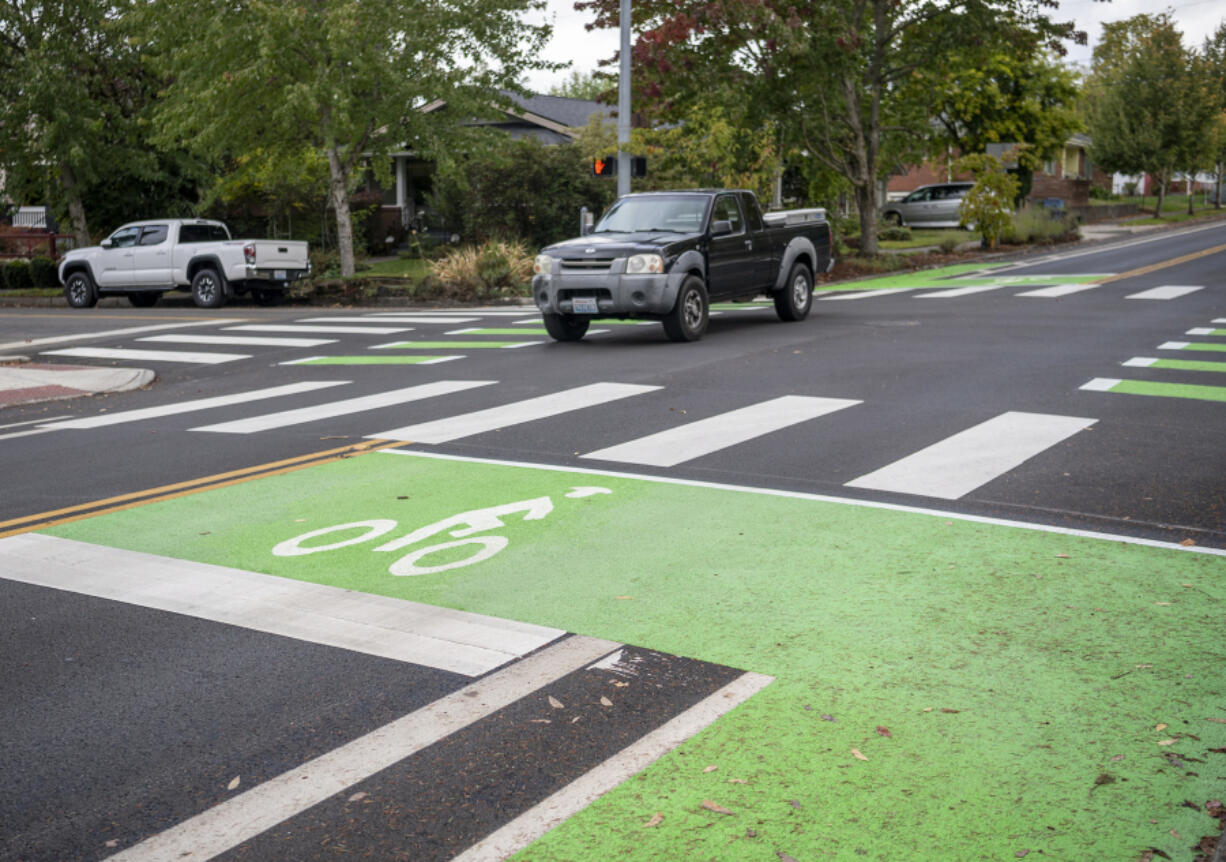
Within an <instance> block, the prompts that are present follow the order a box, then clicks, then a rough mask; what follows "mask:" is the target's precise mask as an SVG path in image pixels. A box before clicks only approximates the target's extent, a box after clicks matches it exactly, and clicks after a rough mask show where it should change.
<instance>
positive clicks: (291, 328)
mask: <svg viewBox="0 0 1226 862" xmlns="http://www.w3.org/2000/svg"><path fill="white" fill-rule="evenodd" d="M225 329H226V330H237V331H240V332H334V333H337V334H338V335H395V334H396V333H397V332H412V331H413V327H411V326H322V325H315V324H310V323H303V324H299V323H247V324H244V325H242V326H227V327H225Z"/></svg>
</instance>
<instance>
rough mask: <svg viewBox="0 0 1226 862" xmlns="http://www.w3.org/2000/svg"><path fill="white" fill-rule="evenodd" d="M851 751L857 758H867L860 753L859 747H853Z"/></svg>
mask: <svg viewBox="0 0 1226 862" xmlns="http://www.w3.org/2000/svg"><path fill="white" fill-rule="evenodd" d="M851 753H852V754H853V755H854V756H855V758H856V759H857V760H868V758H867V757H865V756H864V755H863V754H861V753H860V749H858V748H853V749H852V750H851Z"/></svg>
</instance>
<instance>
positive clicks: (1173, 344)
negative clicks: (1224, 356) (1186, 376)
mask: <svg viewBox="0 0 1226 862" xmlns="http://www.w3.org/2000/svg"><path fill="white" fill-rule="evenodd" d="M1158 349H1159V350H1192V351H1203V352H1209V353H1226V344H1213V343H1211V342H1208V341H1164V342H1162V343H1161V344H1159V345H1158Z"/></svg>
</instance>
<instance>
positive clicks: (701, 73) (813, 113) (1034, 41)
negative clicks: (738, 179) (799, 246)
mask: <svg viewBox="0 0 1226 862" xmlns="http://www.w3.org/2000/svg"><path fill="white" fill-rule="evenodd" d="M576 5H577V7H578V8H583V9H590V10H592V11H594V12H595V13H596V21H595V25H596V26H598V27H616V26H617V23H618V21H617V18H618V3H617V0H584V2H580V3H578V4H576ZM634 16H635V27H636V28H637V29H638V31H639V35H638V38H637V41H636V43H635V46H634V57H633V65H634V76H635V78H634V80H635V87H636V92H637V104H636V109H635V110H636V113H643V114H646V115H648V116H650V117H653V118H657V119H662V120H666V121H670V122H676V121H677V119H678V117H682V116H684V113H685V111H686V110H687V109H688V108H690V107H692V106H694V105H696V104H701V103H707V104H710V103H715V104H725V105H736V106H738V109H739V110H738V120H740V121H741V122H743V123H744V127H745V128H751V129H762V128H766V127H768V126H769V125H770V124H771V123H777V124H778V125H777V132H778V134H779V139H780V141H781V147H780V151H787V152H790V151H795V152H797V153H799V154H801V156H802V157H804V158H808V159H813V160H816V161H818V162H820V163H822V165H823V166H824V167H825V168H826V169H828V170H829V171H831V172H833V173H836V174H837V175H839V176H840V177H842V178H843V179H844V180H845V181H846V183H847V185H848V186H849V187H850V188H851V190H852V192H853V193H854V196H855V199H856V204H857V208H858V210H859V214H860V223H861V254H865V255H874V254H876V252H877V239H876V238H877V233H876V231H877V214H878V210H879V204H880V200H879V194H880V180H881V179H882V177H883V176H884V174H885V173H886V172H887V171H888V170H890V169H892V168H894V167H896V166H897V165H898V164H900V163H905V162H907V161H912V160H918V159H919V158H920V157H922V155H923V152H924V149H925V146H924V144H925V142H926V141H927V140H928V139H929V137H930V134H931V130H930V126H929V117H930V111H929V108H930V105H931V103H932V100H931V94H930V93H927V92H926V91H925V90H924V89H923V88H919V87H912V86H907V84H908V83H909V82H911V80H912V79H913V77H914V76H915V75H917V74H918V73H919V72H920V70H923V69H931V68H936V67H938V66H942V65H947V64H948V62H949V51H950V46H954V45H967V46H975V45H980V44H1000V43H1002V42H1004V41H1007V40H1009V39H1013V40H1014V41H1017V42H1018V43H1020V44H1026V45H1030V46H1032V47H1034V48H1035V49H1036V50H1037V49H1038V48H1039V47H1041V46H1043V45H1045V44H1049V43H1053V42H1054V41H1057V40H1058V39H1059V38H1061V37H1069V36H1072V35H1074V34H1073V31H1072V29H1071V25H1061V24H1057V23H1055V22H1053V21H1052V20H1051V19H1050V18H1049V17H1048V15H1047V14H1046V13H1045V12H1044V11H1042V7H1041V6H1039V5H1037V4H1033V3H1030V2H1028V0H953V2H949V3H943V4H939V5H938V4H934V3H931V2H929V0H826V2H822V3H817V2H814V0H808V2H804V0H802V2H795V0H724V2H720V3H711V2H709V0H641V2H636V3H635V6H634ZM1082 38H1084V37H1082ZM968 53H969V58H970V59H974V61H975V63H978V62H979V61H978V58H977V57H976V56H975V54H974V52H968Z"/></svg>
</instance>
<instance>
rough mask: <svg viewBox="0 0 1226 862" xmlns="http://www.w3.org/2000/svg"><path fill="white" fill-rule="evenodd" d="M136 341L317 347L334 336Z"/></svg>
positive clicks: (155, 337) (167, 337)
mask: <svg viewBox="0 0 1226 862" xmlns="http://www.w3.org/2000/svg"><path fill="white" fill-rule="evenodd" d="M136 340H137V341H156V342H159V343H165V344H230V345H246V346H248V347H319V346H320V345H322V344H335V343H336V339H335V338H260V337H259V336H254V335H150V336H148V337H147V338H138V339H136Z"/></svg>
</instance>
